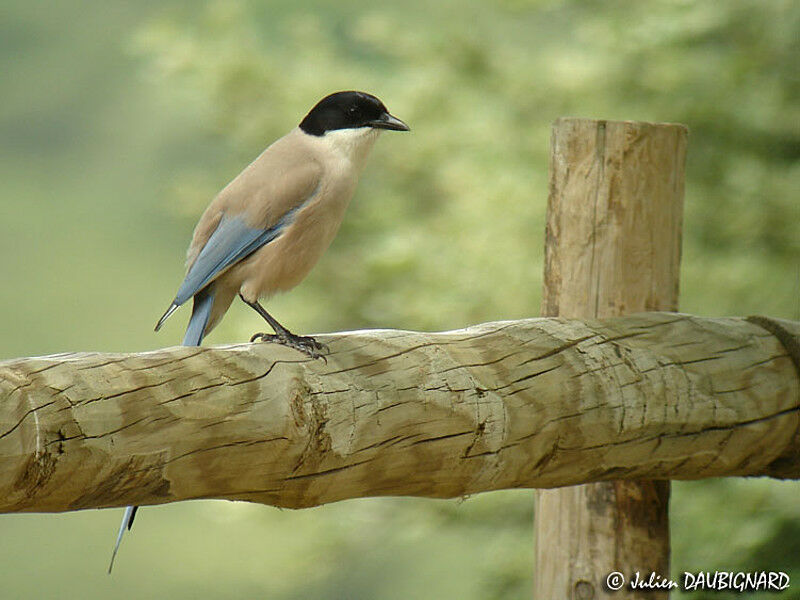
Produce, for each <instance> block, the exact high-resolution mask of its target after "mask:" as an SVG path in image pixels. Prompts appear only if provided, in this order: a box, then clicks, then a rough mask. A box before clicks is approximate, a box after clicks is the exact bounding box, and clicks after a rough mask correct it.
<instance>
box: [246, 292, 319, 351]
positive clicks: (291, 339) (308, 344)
mask: <svg viewBox="0 0 800 600" xmlns="http://www.w3.org/2000/svg"><path fill="white" fill-rule="evenodd" d="M239 297H240V298H241V299H242V302H244V303H245V304H247V306H249V307H250V308H252V309H253V310H254V311H256V312H257V313H258V314H259V315H261V317H262V318H263V319H264V320H265V321H266V322H267V323H269V326H270V327H272V329H273V330H275V333H274V334H271V333H256V334H254V335H253V337H251V338H250V341H251V342H255V341H256V340H261V341H263V342H275V343H277V344H282V345H283V346H289V347H290V348H294V349H295V350H297V351H299V352H302V353H303V354H305V355H306V356H309V357H311V358H321V359H322V360H324V361H325V362H327V359H326V358H325V356H324V355H325V354H328V353H330V348H328V346H327V345H326V344H322V343H320V342H318V341H317V340H315V339H314V338H313V337H311V336H305V335H295V334H294V333H292V332H291V331H289V330H288V329H286V327H284V326H283V325H281V324H280V323H278V321H277V320H275V317H273V316H272V315H271V314H269V313H268V312H267V311H266V310H265V309H264V307H263V306H261V304H259V302H258V301H257V300H256V301H255V302H248V301H247V300H245V298H244V296H242V295H241V294H239Z"/></svg>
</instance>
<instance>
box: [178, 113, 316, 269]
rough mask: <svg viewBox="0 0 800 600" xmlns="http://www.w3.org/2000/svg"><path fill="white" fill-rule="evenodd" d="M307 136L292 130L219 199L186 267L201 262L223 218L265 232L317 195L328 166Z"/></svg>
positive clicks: (202, 221) (200, 229)
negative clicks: (236, 219)
mask: <svg viewBox="0 0 800 600" xmlns="http://www.w3.org/2000/svg"><path fill="white" fill-rule="evenodd" d="M304 137H305V136H304V134H302V132H300V131H299V130H297V129H295V130H292V131H291V132H290V133H289V134H287V135H285V136H284V137H282V138H280V139H279V140H277V141H276V142H274V143H273V144H272V145H270V146H269V147H268V148H267V149H266V150H264V151H263V152H262V153H261V154H260V155H259V156H258V157H257V158H256V159H255V160H254V161H253V162H251V163H250V164H249V165H248V166H247V167H245V169H244V170H243V171H242V172H241V173H239V175H237V176H236V177H235V178H234V179H233V180H232V181H231V182H230V183H229V184H228V185H226V186H225V187H224V188H223V189H222V190H221V191H220V192H219V194H217V196H216V197H215V198H214V200H213V201H212V202H211V204H210V205H209V206H208V208H207V209H206V210H205V212H204V213H203V215H202V216H201V217H200V220H199V221H198V223H197V226H196V227H195V230H194V235H193V236H192V243H191V244H190V246H189V250H188V252H187V264H189V265H191V264H192V262H194V259H196V258H197V255H198V254H199V252H200V250H201V249H202V248H203V246H204V245H205V243H206V242H207V241H208V239H209V238H210V237H211V235H212V234H213V233H214V231H215V230H216V228H217V226H218V225H219V223H220V221H221V219H222V216H223V215H228V216H231V217H232V216H240V217H242V218H243V219H244V220H245V222H246V223H247V224H248V225H249V226H251V227H254V228H263V229H267V228H269V227H272V226H274V225H275V224H276V223H277V222H278V221H279V220H280V219H281V217H283V216H284V215H285V214H287V213H288V212H290V211H291V210H293V209H296V208H297V207H298V206H300V205H301V204H302V203H303V202H305V201H306V200H307V199H308V198H309V197H310V196H311V195H312V194H314V192H315V191H316V190H317V189H318V187H319V185H320V182H321V181H322V177H323V172H324V165H323V163H322V161H320V160H319V158H318V156H317V155H316V153H315V152H314V148H313V146H310V145H309V144H307V143H306V142H305V140H304Z"/></svg>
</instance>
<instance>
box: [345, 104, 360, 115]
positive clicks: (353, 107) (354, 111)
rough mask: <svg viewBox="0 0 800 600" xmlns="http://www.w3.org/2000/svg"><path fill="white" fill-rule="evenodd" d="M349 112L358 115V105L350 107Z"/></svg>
mask: <svg viewBox="0 0 800 600" xmlns="http://www.w3.org/2000/svg"><path fill="white" fill-rule="evenodd" d="M347 114H349V115H351V116H355V115H357V114H358V107H357V106H351V107H350V108H348V109H347Z"/></svg>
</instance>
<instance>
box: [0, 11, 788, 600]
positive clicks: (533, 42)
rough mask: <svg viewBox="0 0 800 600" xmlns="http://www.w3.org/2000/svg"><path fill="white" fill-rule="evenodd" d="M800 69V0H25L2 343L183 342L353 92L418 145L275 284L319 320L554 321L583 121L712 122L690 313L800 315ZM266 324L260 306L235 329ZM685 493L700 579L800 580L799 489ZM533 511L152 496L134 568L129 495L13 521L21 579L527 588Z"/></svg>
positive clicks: (687, 236)
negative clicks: (556, 250)
mask: <svg viewBox="0 0 800 600" xmlns="http://www.w3.org/2000/svg"><path fill="white" fill-rule="evenodd" d="M798 64H800V4H798V3H797V2H795V1H793V0H770V1H769V2H761V1H759V0H730V1H727V2H703V1H701V0H647V1H642V2H638V3H630V2H623V1H621V0H618V1H610V2H604V3H595V2H589V1H586V0H570V1H557V0H483V1H478V0H461V1H458V2H457V1H455V0H445V1H443V2H438V3H430V2H425V1H423V0H408V1H406V2H403V3H397V2H391V1H387V0H373V1H372V2H364V1H363V0H340V1H339V2H336V3H328V2H323V1H322V0H295V1H293V2H289V1H287V0H274V1H269V2H267V1H264V2H256V1H250V2H248V1H221V0H220V1H217V2H190V1H189V0H161V1H158V2H156V1H154V0H146V1H145V0H140V1H139V2H136V3H131V2H125V1H123V0H104V1H103V2H100V1H99V0H60V1H58V0H57V1H54V2H48V3H36V2H28V1H23V0H7V1H6V2H5V3H4V7H3V11H2V17H1V18H0V68H2V72H3V77H2V78H0V91H2V98H3V101H2V103H0V180H1V181H2V185H1V186H0V190H2V191H1V192H0V194H1V195H0V210H2V219H0V252H2V257H3V260H2V263H1V264H0V275H2V281H3V282H4V285H3V289H2V292H1V293H0V308H2V315H3V318H2V323H0V331H2V336H0V356H2V357H6V358H10V357H16V356H25V355H35V354H47V353H53V352H58V351H66V350H101V351H137V350H143V349H148V348H155V347H158V346H163V345H172V344H175V343H177V342H178V341H179V340H180V337H181V334H182V328H183V326H184V324H185V319H184V318H185V317H187V316H188V315H187V314H186V312H188V311H181V316H178V317H175V318H173V319H172V320H171V321H170V322H168V325H167V326H166V327H165V329H164V330H163V331H162V332H161V333H160V334H158V335H156V334H154V333H152V327H153V325H154V322H155V320H156V318H157V317H158V316H159V315H160V314H161V312H162V311H163V309H164V308H165V307H166V305H167V304H168V303H169V300H170V299H171V298H172V296H173V294H174V292H175V289H176V288H177V285H178V284H179V282H180V280H181V277H182V275H183V256H184V251H185V248H186V245H187V244H188V241H189V237H190V235H191V230H192V228H193V226H194V223H195V221H196V219H197V217H198V215H199V214H200V212H201V211H202V210H203V208H204V207H205V205H206V204H207V202H208V201H209V200H210V199H211V197H212V196H213V195H214V193H216V191H217V190H219V189H220V188H221V187H222V186H223V185H224V184H225V183H226V182H227V181H228V180H229V179H231V178H232V177H233V176H235V175H236V174H237V173H238V171H239V170H240V169H241V168H242V167H243V166H244V165H245V164H247V163H248V162H249V161H250V160H252V159H253V158H254V157H255V156H256V155H257V154H258V153H259V152H260V151H261V150H262V149H263V147H264V146H265V145H266V144H268V143H269V142H270V141H272V140H273V139H275V138H277V137H279V136H280V135H283V134H284V133H285V132H286V131H288V130H289V129H290V128H291V127H293V126H294V125H296V124H297V123H298V122H299V120H300V119H301V118H302V116H303V115H304V114H305V112H306V111H307V110H308V109H309V108H310V107H311V106H312V105H313V104H314V103H315V102H316V101H317V100H318V99H319V98H321V97H322V96H324V95H325V94H327V93H329V92H331V91H335V90H339V89H363V90H366V91H370V92H373V93H375V94H377V95H378V96H379V97H381V98H382V99H383V100H384V101H385V102H386V104H387V105H388V107H389V108H390V110H391V111H392V112H393V113H394V114H396V115H398V116H399V117H401V118H403V119H404V120H406V121H408V122H409V123H410V125H411V127H412V133H411V134H410V135H385V136H383V138H382V139H381V140H380V141H379V143H378V145H377V147H376V151H375V152H374V155H373V157H372V159H371V164H370V165H369V166H368V168H367V170H366V172H365V174H364V176H363V178H362V182H361V184H360V186H359V189H358V191H357V193H356V196H355V198H354V200H353V203H352V204H351V207H350V209H349V213H348V216H347V218H346V220H345V223H344V225H343V227H342V230H341V232H340V234H339V236H338V238H337V239H336V241H335V242H334V244H333V246H332V248H331V250H330V251H329V252H328V254H327V255H326V256H325V257H324V258H323V260H322V262H321V264H320V265H319V267H318V268H317V269H316V270H315V271H314V272H313V273H312V275H311V276H310V277H309V279H308V280H307V281H306V282H304V283H303V284H302V285H301V286H300V287H299V288H298V289H296V290H295V291H293V292H292V293H291V294H289V295H286V296H283V297H279V298H276V299H274V300H273V301H271V302H270V307H271V308H272V309H274V311H275V314H276V315H277V316H278V318H280V319H281V320H282V321H283V322H285V323H286V324H287V325H288V326H289V327H291V328H292V329H294V330H296V331H298V332H304V333H310V332H315V331H317V332H318V331H332V330H337V329H345V328H364V327H399V328H408V329H429V330H431V329H433V330H435V329H447V328H455V327H460V326H463V325H466V324H470V323H476V322H480V321H487V320H494V319H508V318H518V317H527V316H535V315H537V314H538V311H539V299H540V288H541V277H542V257H543V230H544V212H545V205H546V199H547V158H548V146H549V142H548V140H549V129H550V123H551V122H552V121H553V120H554V119H555V118H557V117H559V116H587V117H599V118H608V119H634V120H650V121H679V122H682V123H686V124H688V125H689V127H690V130H691V133H690V148H689V157H688V174H687V192H686V213H685V227H684V253H683V257H684V258H683V278H682V282H681V285H682V292H681V306H682V309H683V310H684V311H686V312H692V313H697V314H703V315H749V314H767V315H771V316H775V317H783V318H789V319H800V201H799V199H798V189H800V161H799V160H798V159H799V158H800V69H799V68H798ZM182 317H183V318H182ZM259 327H261V324H260V322H259V320H258V317H257V316H256V315H254V314H251V311H249V310H245V309H243V308H241V307H238V308H235V309H233V310H231V312H230V314H229V316H228V317H227V319H226V320H225V321H223V323H222V325H221V326H220V327H219V328H218V329H217V330H216V331H215V332H214V334H212V336H211V337H210V339H209V343H212V344H214V343H224V342H234V341H243V340H245V339H247V338H248V337H249V335H250V334H251V333H252V332H253V331H256V330H258V328H259ZM673 489H674V493H673V503H672V528H673V545H674V555H673V571H674V573H675V574H680V573H681V572H682V571H683V570H690V571H697V570H706V571H713V570H715V569H723V570H734V571H736V570H745V571H747V570H750V571H753V570H758V569H772V570H783V571H786V572H789V573H790V574H791V575H792V579H793V581H800V501H798V498H799V497H800V496H799V494H800V485H799V484H797V483H794V482H777V481H768V480H741V479H738V480H712V481H702V482H691V483H676V484H675V486H674V488H673ZM532 513H533V506H532V493H530V492H527V491H513V492H496V493H492V494H485V495H481V496H478V497H474V498H469V499H467V500H466V501H463V502H462V501H448V502H444V501H426V500H418V499H367V500H359V501H349V502H343V503H339V504H337V505H332V506H327V507H322V508H319V509H312V510H305V511H300V512H287V511H278V510H276V509H271V508H265V507H261V506H254V505H253V506H251V505H247V504H235V503H225V502H193V503H184V504H179V505H170V506H165V507H154V508H148V509H147V510H146V511H144V512H143V513H142V514H141V516H140V517H139V519H138V522H137V527H136V528H135V530H134V532H133V535H131V536H129V537H128V538H127V539H126V541H125V543H124V544H123V547H122V550H121V553H120V556H119V560H118V562H117V567H116V568H115V573H114V576H113V577H112V578H109V577H107V576H106V575H105V567H106V564H107V560H108V558H109V553H110V550H111V546H112V542H113V538H114V535H115V533H116V528H117V525H118V522H119V519H120V518H121V511H119V510H114V511H102V512H97V511H87V512H82V513H74V514H68V515H42V516H31V515H8V516H3V517H2V518H0V534H1V535H2V540H3V543H2V544H0V559H2V560H1V561H0V581H1V582H2V584H0V585H2V592H0V596H2V598H4V599H6V598H9V599H11V598H21V599H22V598H24V599H27V598H56V597H58V598H77V597H80V598H88V599H92V598H109V597H110V598H144V597H150V598H162V597H169V598H175V599H182V598H197V597H203V598H266V597H269V598H274V599H279V600H291V599H301V598H323V599H340V598H341V599H344V598H347V599H395V598H398V599H399V598H461V599H467V600H469V599H512V598H525V597H530V593H531V573H532V561H533V548H532V539H531V538H532V533H531V531H532V527H531V521H532ZM794 588H795V589H794V590H792V589H790V590H789V591H788V592H786V593H784V594H782V595H781V597H785V598H800V588H799V587H797V586H794ZM676 597H681V596H678V595H676ZM686 597H687V598H688V597H691V598H694V599H700V598H706V597H707V598H711V597H714V598H726V597H737V596H735V595H731V596H727V595H725V594H716V595H713V596H712V595H708V596H706V595H703V594H702V593H695V594H691V595H688V594H687V595H686Z"/></svg>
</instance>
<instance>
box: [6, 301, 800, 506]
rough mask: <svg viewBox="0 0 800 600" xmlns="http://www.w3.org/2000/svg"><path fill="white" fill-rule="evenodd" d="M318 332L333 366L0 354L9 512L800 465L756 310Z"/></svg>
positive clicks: (781, 385)
mask: <svg viewBox="0 0 800 600" xmlns="http://www.w3.org/2000/svg"><path fill="white" fill-rule="evenodd" d="M771 322H773V323H777V324H778V326H779V327H780V328H781V330H782V331H784V332H785V333H786V335H787V336H789V338H790V339H793V340H800V323H794V322H785V321H777V320H772V321H771ZM321 338H322V339H323V340H324V341H325V342H326V343H328V344H330V346H331V349H332V354H331V355H330V357H329V360H328V363H327V364H325V363H323V362H322V361H311V360H308V359H306V358H305V357H303V356H301V355H298V354H297V353H295V352H294V351H292V350H289V349H286V348H283V347H280V346H275V345H271V344H245V345H239V346H229V347H220V348H188V347H176V348H167V349H164V350H158V351H154V352H147V353H141V354H127V355H126V354H65V355H56V356H47V357H40V358H22V359H17V360H10V361H4V362H0V511H2V512H21V511H39V512H41V511H44V512H57V511H67V510H76V509H83V508H99V507H111V506H127V505H133V504H140V505H144V504H159V503H166V502H174V501H177V500H186V499H192V498H226V499H231V500H247V501H251V502H260V503H265V504H271V505H275V506H284V507H292V508H300V507H307V506H314V505H318V504H323V503H327V502H334V501H337V500H342V499H346V498H355V497H365V496H386V495H392V496H425V497H433V498H451V497H458V496H463V495H467V494H473V493H476V492H483V491H488V490H495V489H505V488H522V487H552V486H563V485H570V484H576V483H582V482H588V481H600V480H608V479H639V478H643V477H647V478H659V479H673V478H675V479H694V478H702V477H718V476H726V475H772V476H778V477H788V478H797V477H800V441H799V440H800V437H798V431H800V380H799V379H798V376H797V372H796V369H795V366H794V363H793V362H792V358H791V357H790V356H789V353H788V351H787V349H786V347H785V346H784V344H783V343H782V342H781V341H780V340H779V339H778V338H777V337H776V336H775V335H773V334H772V333H771V332H769V331H767V330H766V329H765V328H764V327H762V326H760V325H758V324H756V323H752V322H749V321H747V320H745V319H738V318H727V319H703V318H696V317H692V316H689V315H681V314H675V313H649V314H642V315H635V316H629V317H624V318H617V319H607V320H604V321H586V322H583V321H579V320H564V319H529V320H524V321H509V322H501V323H487V324H483V325H478V326H475V327H470V328H468V329H464V330H459V331H452V332H445V333H414V332H404V331H362V332H353V333H345V334H334V335H331V336H321ZM789 338H787V339H789Z"/></svg>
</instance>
